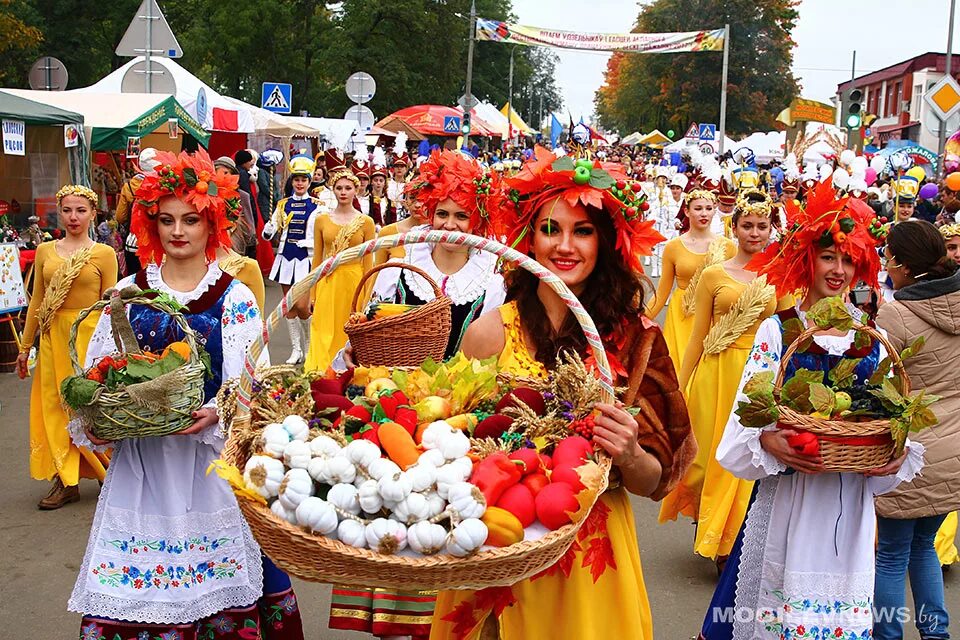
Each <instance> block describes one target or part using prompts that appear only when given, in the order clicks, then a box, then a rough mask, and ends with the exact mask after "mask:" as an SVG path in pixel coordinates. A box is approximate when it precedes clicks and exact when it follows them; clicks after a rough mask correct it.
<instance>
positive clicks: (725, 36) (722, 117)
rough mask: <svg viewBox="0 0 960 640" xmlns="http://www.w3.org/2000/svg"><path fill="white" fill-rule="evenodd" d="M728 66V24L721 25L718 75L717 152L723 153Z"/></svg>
mask: <svg viewBox="0 0 960 640" xmlns="http://www.w3.org/2000/svg"><path fill="white" fill-rule="evenodd" d="M729 67H730V24H729V23H727V24H725V25H723V71H722V72H721V75H720V140H718V141H717V149H718V150H719V151H718V153H720V154H721V155H722V154H723V151H724V149H723V143H724V140H726V139H727V69H728V68H729Z"/></svg>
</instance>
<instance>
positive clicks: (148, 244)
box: [130, 149, 240, 264]
mask: <svg viewBox="0 0 960 640" xmlns="http://www.w3.org/2000/svg"><path fill="white" fill-rule="evenodd" d="M156 159H157V161H158V162H159V163H160V164H158V165H157V167H156V169H155V171H154V172H152V173H150V174H148V175H147V176H146V177H145V178H144V179H143V182H142V183H141V184H140V187H139V188H138V189H137V193H136V200H135V201H134V204H133V215H132V216H131V219H130V231H131V232H133V234H134V235H135V236H136V238H137V255H138V256H140V257H141V258H142V259H143V260H145V261H146V262H153V263H156V264H160V263H161V261H162V260H163V245H162V244H161V243H160V235H159V233H158V232H157V215H158V214H159V213H160V199H161V198H163V197H164V196H175V197H177V198H179V199H180V200H182V201H183V202H186V203H187V204H189V205H191V206H193V207H194V208H196V210H197V212H198V213H199V214H200V215H202V216H203V217H205V218H206V220H207V222H208V223H209V225H210V237H209V238H208V239H207V248H206V255H207V260H208V261H210V262H213V261H214V260H216V258H217V249H218V248H219V247H229V246H230V229H231V228H232V227H233V225H234V223H235V222H236V220H237V218H238V217H239V215H240V196H239V194H238V193H237V182H238V181H239V178H238V177H237V176H218V175H217V172H216V170H215V169H214V167H213V162H211V161H210V156H209V155H207V152H206V151H204V150H203V149H198V150H197V152H196V153H195V154H194V155H192V156H191V155H189V154H187V153H186V152H185V151H181V152H180V155H178V156H176V155H174V154H172V153H170V152H169V151H158V152H157V155H156Z"/></svg>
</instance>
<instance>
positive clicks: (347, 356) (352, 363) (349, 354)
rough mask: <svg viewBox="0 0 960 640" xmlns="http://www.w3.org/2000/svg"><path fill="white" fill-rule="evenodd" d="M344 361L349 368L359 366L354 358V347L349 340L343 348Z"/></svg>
mask: <svg viewBox="0 0 960 640" xmlns="http://www.w3.org/2000/svg"><path fill="white" fill-rule="evenodd" d="M343 363H344V364H345V365H347V369H355V368H356V367H357V362H356V360H354V359H353V347H352V346H351V345H350V343H349V342H348V343H347V344H346V346H345V347H344V348H343Z"/></svg>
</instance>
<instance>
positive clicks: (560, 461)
mask: <svg viewBox="0 0 960 640" xmlns="http://www.w3.org/2000/svg"><path fill="white" fill-rule="evenodd" d="M592 454H593V445H592V444H591V443H590V441H589V440H587V439H586V438H583V437H581V436H570V437H568V438H564V439H563V440H561V441H560V442H559V443H557V446H556V448H554V450H553V466H554V467H559V466H561V465H564V464H569V465H572V466H574V467H578V466H580V465H581V464H583V463H584V462H585V461H586V460H587V457H588V456H590V455H592Z"/></svg>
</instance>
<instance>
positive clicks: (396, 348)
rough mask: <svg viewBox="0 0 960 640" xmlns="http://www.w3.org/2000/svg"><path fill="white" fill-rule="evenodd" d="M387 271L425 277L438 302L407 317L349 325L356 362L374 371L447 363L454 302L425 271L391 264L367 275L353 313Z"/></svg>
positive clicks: (427, 304)
mask: <svg viewBox="0 0 960 640" xmlns="http://www.w3.org/2000/svg"><path fill="white" fill-rule="evenodd" d="M383 269H407V270H408V271H413V272H414V273H416V274H418V275H419V276H421V277H423V279H424V280H426V281H427V282H428V283H429V284H430V286H431V287H433V294H434V298H433V300H431V301H430V302H428V303H426V304H423V305H420V306H419V307H417V308H416V309H411V310H410V311H407V312H406V313H403V314H400V315H397V316H392V317H389V318H379V319H375V320H368V321H365V322H355V321H352V320H350V321H347V324H345V325H344V326H343V330H344V332H345V333H346V334H347V337H348V338H350V346H351V347H353V359H354V360H355V361H356V362H357V363H358V364H361V365H364V366H368V367H372V366H377V365H382V366H387V367H416V366H420V364H422V363H423V361H424V360H426V359H427V358H433V359H434V360H436V361H438V362H439V361H440V360H443V355H444V353H445V352H446V350H447V342H448V341H449V340H450V325H451V319H450V305H451V304H452V303H451V301H450V298H448V297H447V296H445V295H444V294H443V292H442V291H441V290H440V287H439V286H437V283H436V282H434V281H433V279H432V278H431V277H430V276H429V275H427V274H426V273H425V272H424V271H423V270H422V269H419V268H417V267H414V266H413V265H409V264H403V263H392V262H390V263H387V264H382V265H379V266H376V267H373V268H372V269H370V270H369V271H367V272H366V273H365V274H364V275H363V278H361V279H360V282H359V283H358V284H357V290H356V291H355V292H354V294H353V302H352V303H351V306H350V308H351V310H353V311H356V310H357V302H358V301H359V300H360V294H361V293H363V289H364V285H365V284H366V282H367V280H368V279H369V278H370V276H372V275H374V274H376V273H378V272H379V271H382V270H383Z"/></svg>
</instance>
